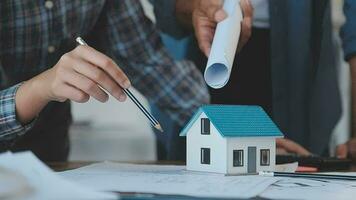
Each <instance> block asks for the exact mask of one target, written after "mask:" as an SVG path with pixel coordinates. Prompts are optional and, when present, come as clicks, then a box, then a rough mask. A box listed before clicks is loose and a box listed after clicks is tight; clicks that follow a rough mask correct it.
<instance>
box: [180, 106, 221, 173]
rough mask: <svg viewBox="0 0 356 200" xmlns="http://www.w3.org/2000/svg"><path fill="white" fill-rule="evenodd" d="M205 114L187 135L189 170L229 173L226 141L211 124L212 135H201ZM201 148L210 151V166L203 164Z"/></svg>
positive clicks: (202, 114)
mask: <svg viewBox="0 0 356 200" xmlns="http://www.w3.org/2000/svg"><path fill="white" fill-rule="evenodd" d="M202 118H207V116H206V115H205V113H204V112H202V113H201V115H200V116H199V117H198V119H197V120H196V121H195V122H194V124H193V125H192V127H191V128H190V130H189V131H188V133H187V170H192V171H208V172H217V173H227V171H226V169H227V166H226V163H227V161H226V153H227V152H226V147H227V146H226V139H224V138H223V137H222V136H221V135H220V133H219V132H218V131H217V130H216V128H215V127H214V125H213V124H212V123H210V134H209V135H202V134H201V119H202ZM201 148H208V149H210V164H202V163H201Z"/></svg>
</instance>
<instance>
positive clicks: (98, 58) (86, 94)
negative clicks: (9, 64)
mask: <svg viewBox="0 0 356 200" xmlns="http://www.w3.org/2000/svg"><path fill="white" fill-rule="evenodd" d="M99 85H100V86H101V87H102V88H104V89H105V90H106V91H108V92H109V93H110V94H111V95H113V96H114V97H115V98H117V99H118V100H119V101H124V100H125V99H126V96H125V94H124V92H123V91H122V89H121V88H128V87H130V81H129V80H128V78H127V77H126V75H125V74H124V73H123V72H122V71H121V69H120V68H119V67H118V66H117V65H116V64H115V63H114V62H113V61H112V60H111V59H110V58H109V57H107V56H105V55H104V54H102V53H100V52H98V51H96V50H95V49H93V48H91V47H88V46H78V47H77V48H75V49H74V50H73V51H71V52H68V53H66V54H64V55H63V56H62V57H61V59H60V60H59V61H58V63H57V64H56V65H55V66H54V67H52V68H51V69H49V70H47V71H45V72H43V73H41V74H39V75H38V76H36V77H34V78H32V79H30V80H28V81H26V82H24V83H23V84H19V85H16V86H14V87H11V88H9V89H7V90H3V91H1V92H0V109H1V110H0V111H1V112H0V122H1V123H0V141H1V140H3V139H4V138H5V139H7V140H9V139H13V138H15V137H16V135H21V134H23V133H25V132H26V130H28V129H29V128H30V127H31V124H29V125H24V124H28V123H29V122H31V121H32V120H33V119H34V118H35V117H36V116H37V115H38V114H39V113H40V112H41V110H42V109H43V108H44V107H45V106H46V105H47V103H48V102H50V101H60V102H63V101H66V100H68V99H69V100H73V101H76V102H86V101H88V100H89V98H90V97H94V98H95V99H97V100H98V101H101V102H105V101H107V99H108V95H107V94H106V93H105V92H104V90H103V89H101V88H100V87H99Z"/></svg>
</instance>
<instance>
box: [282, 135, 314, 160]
mask: <svg viewBox="0 0 356 200" xmlns="http://www.w3.org/2000/svg"><path fill="white" fill-rule="evenodd" d="M276 146H277V154H287V153H295V154H297V155H301V156H310V155H311V153H310V152H309V151H308V150H306V149H305V148H304V147H302V146H301V145H299V144H297V143H295V142H293V141H292V140H288V139H283V138H279V139H277V140H276Z"/></svg>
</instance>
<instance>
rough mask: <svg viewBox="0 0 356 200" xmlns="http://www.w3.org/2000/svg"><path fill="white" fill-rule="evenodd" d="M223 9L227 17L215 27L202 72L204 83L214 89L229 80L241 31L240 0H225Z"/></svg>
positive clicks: (222, 85)
mask: <svg viewBox="0 0 356 200" xmlns="http://www.w3.org/2000/svg"><path fill="white" fill-rule="evenodd" d="M224 10H225V12H226V13H227V15H228V17H227V18H226V19H225V20H223V21H221V22H219V23H218V25H217V27H216V31H215V35H214V39H213V43H212V46H211V50H210V55H209V58H208V63H207V66H206V69H205V72H204V79H205V81H206V83H207V84H208V85H209V86H210V87H212V88H216V89H218V88H222V87H224V86H225V85H226V83H227V82H228V81H229V78H230V73H231V69H232V65H233V63H234V58H235V53H236V49H237V45H238V41H239V38H240V32H241V21H242V11H241V8H240V0H225V1H224Z"/></svg>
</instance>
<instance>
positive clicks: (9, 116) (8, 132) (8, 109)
mask: <svg viewBox="0 0 356 200" xmlns="http://www.w3.org/2000/svg"><path fill="white" fill-rule="evenodd" d="M22 84H23V83H19V84H17V85H15V86H12V87H10V88H8V89H5V90H2V91H0V140H12V139H14V138H16V137H18V136H21V135H23V134H25V133H26V132H27V131H28V130H29V129H31V128H32V127H33V125H34V123H35V121H36V120H32V122H30V123H28V124H21V122H20V121H18V120H17V114H16V101H15V97H16V92H17V90H18V89H19V87H20V86H21V85H22Z"/></svg>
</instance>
